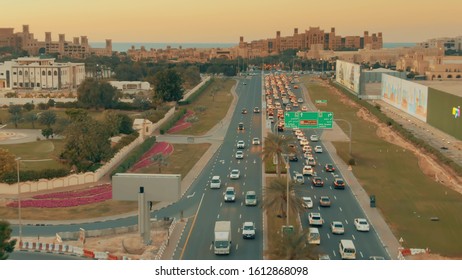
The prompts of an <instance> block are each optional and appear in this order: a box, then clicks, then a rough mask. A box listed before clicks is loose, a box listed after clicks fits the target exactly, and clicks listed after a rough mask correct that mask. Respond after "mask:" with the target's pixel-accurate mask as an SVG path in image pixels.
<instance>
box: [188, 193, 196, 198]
mask: <svg viewBox="0 0 462 280" xmlns="http://www.w3.org/2000/svg"><path fill="white" fill-rule="evenodd" d="M195 194H196V192H193V194H190V195H188V196H186V197H187V198H191V197H193V196H194V195H195Z"/></svg>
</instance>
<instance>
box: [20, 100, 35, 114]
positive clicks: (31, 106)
mask: <svg viewBox="0 0 462 280" xmlns="http://www.w3.org/2000/svg"><path fill="white" fill-rule="evenodd" d="M22 107H23V108H24V110H26V111H27V112H30V111H32V110H34V108H35V105H34V104H32V103H29V102H28V103H26V104H24V105H22Z"/></svg>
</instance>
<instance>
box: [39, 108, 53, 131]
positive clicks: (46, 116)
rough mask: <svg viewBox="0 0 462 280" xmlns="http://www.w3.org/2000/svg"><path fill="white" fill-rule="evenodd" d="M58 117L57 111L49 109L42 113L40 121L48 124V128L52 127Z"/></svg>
mask: <svg viewBox="0 0 462 280" xmlns="http://www.w3.org/2000/svg"><path fill="white" fill-rule="evenodd" d="M57 118H58V117H57V115H56V112H55V111H50V110H49V111H45V112H42V113H40V116H39V118H38V121H39V122H40V123H41V124H43V125H46V126H47V128H51V126H52V125H54V124H55V123H56V119H57Z"/></svg>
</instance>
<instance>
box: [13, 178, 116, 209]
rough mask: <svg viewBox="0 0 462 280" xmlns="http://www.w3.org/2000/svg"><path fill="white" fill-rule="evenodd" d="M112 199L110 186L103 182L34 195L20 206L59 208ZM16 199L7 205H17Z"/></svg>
mask: <svg viewBox="0 0 462 280" xmlns="http://www.w3.org/2000/svg"><path fill="white" fill-rule="evenodd" d="M109 199H112V186H111V185H110V184H103V185H99V186H96V187H94V188H91V189H86V190H77V191H66V192H56V193H50V194H43V195H36V196H34V197H33V198H32V199H26V200H23V201H21V208H22V207H24V208H28V207H36V208H61V207H73V206H79V205H86V204H91V203H97V202H103V201H106V200H109ZM18 205H19V203H18V202H17V201H14V202H10V203H8V204H7V206H8V207H18Z"/></svg>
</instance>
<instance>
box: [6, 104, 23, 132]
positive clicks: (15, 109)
mask: <svg viewBox="0 0 462 280" xmlns="http://www.w3.org/2000/svg"><path fill="white" fill-rule="evenodd" d="M8 113H10V114H11V116H10V120H11V121H12V122H13V123H14V127H15V128H18V123H19V122H20V121H21V119H22V107H21V106H20V105H11V106H10V107H8Z"/></svg>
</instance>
